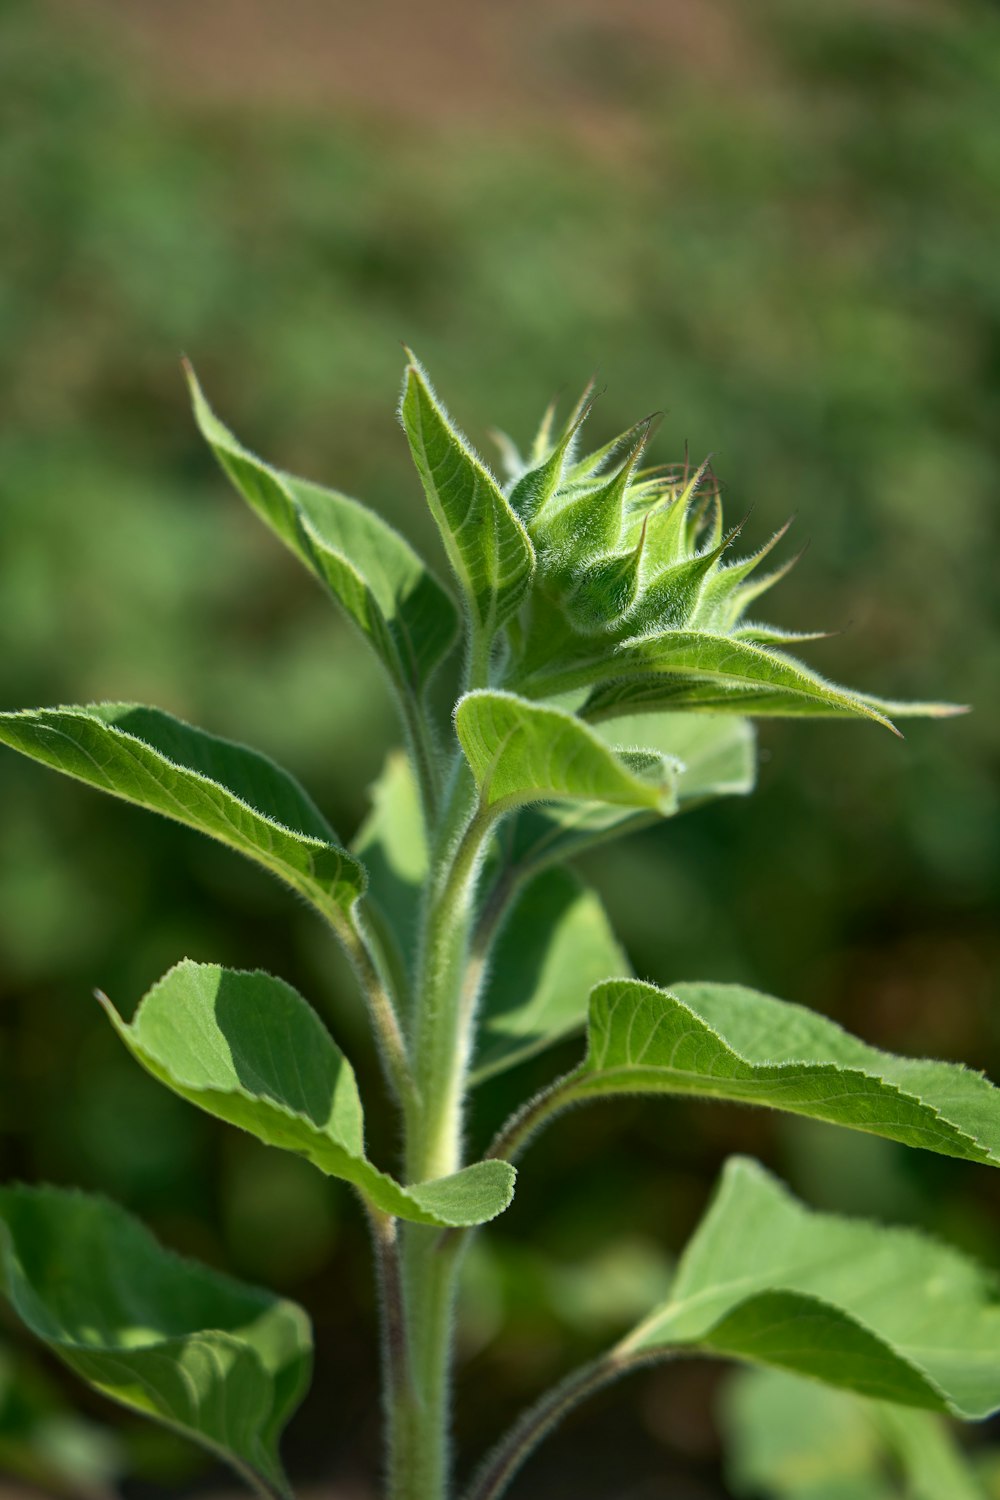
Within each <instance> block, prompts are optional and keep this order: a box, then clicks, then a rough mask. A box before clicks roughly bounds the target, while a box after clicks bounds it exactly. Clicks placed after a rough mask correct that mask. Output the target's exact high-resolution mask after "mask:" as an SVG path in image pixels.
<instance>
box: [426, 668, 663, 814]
mask: <svg viewBox="0 0 1000 1500" xmlns="http://www.w3.org/2000/svg"><path fill="white" fill-rule="evenodd" d="M455 727H456V729H457V731H458V738H459V742H460V743H461V746H462V749H463V751H464V752H465V757H466V759H467V760H468V762H469V765H470V766H471V767H472V773H473V775H474V776H475V778H476V784H477V786H478V787H479V790H480V795H481V797H482V799H483V802H484V804H485V805H486V806H488V807H491V808H495V809H496V810H497V811H501V810H507V809H509V808H512V807H517V806H521V805H524V804H526V803H529V802H546V801H553V800H556V801H575V802H610V803H613V804H616V805H619V806H624V807H631V808H639V807H641V808H648V809H651V810H653V811H656V812H659V813H662V814H664V815H666V814H668V813H671V812H673V811H674V810H675V808H676V805H677V802H676V781H677V767H676V766H675V764H674V762H672V761H670V760H667V759H665V758H664V757H663V756H662V755H660V754H658V753H657V752H640V753H639V754H638V755H633V754H631V753H630V752H626V753H624V754H616V753H615V752H614V751H612V750H611V749H610V748H609V746H608V745H607V743H606V742H605V741H604V740H602V739H601V738H600V736H599V735H598V734H596V733H595V732H594V731H593V730H592V729H590V728H589V727H588V726H587V725H586V724H584V723H582V722H581V721H580V720H579V719H578V718H576V717H575V716H574V715H573V714H568V713H564V712H563V710H562V709H558V708H549V707H543V706H542V705H540V704H537V703H530V702H528V700H527V699H525V698H519V697H517V696H516V694H514V693H502V692H489V691H477V692H473V693H467V694H466V695H465V697H464V698H462V699H461V701H460V702H459V705H458V708H457V709H456V712H455Z"/></svg>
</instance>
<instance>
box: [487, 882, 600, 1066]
mask: <svg viewBox="0 0 1000 1500" xmlns="http://www.w3.org/2000/svg"><path fill="white" fill-rule="evenodd" d="M628 972H629V964H628V960H627V959H626V957H625V954H624V953H623V952H622V949H621V947H620V946H619V944H618V942H617V940H616V939H615V935H614V933H613V932H612V930H611V925H610V923H609V922H608V919H607V916H606V915H605V912H604V908H603V906H602V905H601V903H600V901H599V900H598V898H597V896H595V894H594V893H593V891H590V890H588V889H587V887H586V886H585V885H584V884H583V883H582V881H580V880H578V879H577V877H576V876H575V875H573V874H572V873H571V872H570V871H569V870H560V869H553V870H546V871H544V872H543V873H542V874H540V875H537V876H536V877H535V878H534V879H533V880H530V881H529V882H528V883H527V885H526V886H525V887H524V889H523V891H522V892H521V893H520V895H519V897H518V898H517V900H516V902H515V903H514V905H513V907H512V908H511V912H510V915H509V916H508V918H507V921H506V923H505V924H504V927H503V930H502V932H501V934H500V938H499V940H498V942H497V946H496V951H495V955H494V959H493V964H492V969H491V973H490V977H489V979H488V981H487V985H486V992H485V995H484V997H483V1002H482V1015H481V1020H480V1026H479V1045H478V1051H477V1054H476V1065H475V1068H474V1069H473V1074H472V1082H473V1083H478V1082H480V1081H481V1080H482V1079H483V1078H489V1077H491V1076H492V1075H493V1074H494V1073H499V1072H502V1071H503V1070H504V1069H505V1068H512V1067H513V1066H514V1065H515V1064H516V1063H519V1062H521V1061H522V1060H523V1059H524V1058H526V1057H531V1056H533V1054H534V1053H536V1052H540V1051H542V1050H543V1048H545V1047H548V1046H550V1045H551V1044H552V1043H553V1042H556V1041H558V1040H559V1038H560V1037H563V1036H566V1035H568V1034H569V1033H570V1032H572V1031H576V1030H578V1029H579V1028H581V1027H582V1026H583V1024H584V1021H585V1020H586V1016H587V994H588V992H589V990H590V989H591V987H592V986H593V985H594V984H596V983H597V981H598V980H599V979H606V978H608V977H611V976H614V975H618V974H627V973H628Z"/></svg>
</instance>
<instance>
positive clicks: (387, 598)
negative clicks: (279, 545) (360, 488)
mask: <svg viewBox="0 0 1000 1500" xmlns="http://www.w3.org/2000/svg"><path fill="white" fill-rule="evenodd" d="M189 380H190V384H191V395H192V399H193V403H194V412H195V417H196V418H197V421H198V426H199V427H200V428H201V432H202V435H203V437H204V438H205V440H206V441H207V442H208V444H209V446H210V447H211V448H212V451H213V452H214V454H215V456H216V458H217V459H218V460H219V463H220V464H221V465H222V467H223V469H224V470H225V472H226V473H227V474H228V475H229V477H230V479H231V480H232V482H233V484H234V485H235V486H236V489H237V490H238V491H239V493H240V494H241V495H242V496H243V498H244V499H245V500H246V501H247V503H248V504H249V505H250V506H251V507H252V509H253V510H255V511H256V513H257V514H258V515H259V516H260V517H261V519H262V520H264V521H266V523H267V524H268V525H269V526H270V527H271V529H272V531H274V532H275V533H276V534H277V535H278V536H279V537H280V538H281V540H282V541H283V542H284V543H285V544H286V546H288V547H289V548H290V549H291V550H292V551H293V552H294V553H295V555H296V556H297V557H298V558H300V559H301V561H302V562H304V563H305V565H306V567H307V568H309V569H310V571H311V572H313V573H315V575H316V576H317V578H319V579H320V581H321V582H322V583H324V584H325V585H326V586H327V588H328V589H329V590H330V592H331V594H332V595H333V597H334V598H335V599H336V600H337V601H338V603H340V604H341V605H342V606H343V608H344V610H345V611H346V612H347V614H348V616H349V617H350V618H351V619H352V620H353V621H354V623H355V625H357V626H358V628H359V629H360V630H361V632H362V634H363V635H364V636H365V637H366V639H367V640H368V641H369V642H370V644H371V645H372V646H373V647H374V648H375V651H376V652H377V653H378V656H379V657H380V659H381V661H382V663H383V664H384V666H385V667H386V668H387V669H388V672H389V675H390V677H391V678H392V680H393V682H394V683H395V684H396V686H397V687H399V688H401V689H407V690H409V691H412V692H414V693H419V691H420V690H421V689H422V688H423V686H424V685H425V684H426V682H427V680H428V678H429V677H430V675H431V673H432V672H433V671H434V668H435V667H436V666H437V665H438V663H439V662H440V661H441V659H442V657H444V656H445V655H446V654H447V652H448V651H449V649H450V648H451V646H452V644H453V642H454V640H455V635H456V632H457V628H458V616H457V613H456V610H455V605H454V603H453V602H452V600H451V598H450V597H449V595H448V594H447V593H446V592H445V590H444V589H443V588H442V586H441V584H440V583H438V581H437V579H436V578H435V577H434V576H433V574H432V573H431V572H430V571H429V569H428V568H427V567H426V566H425V564H424V563H423V562H422V561H421V559H420V558H419V557H418V556H417V554H416V552H415V551H414V550H413V548H412V547H411V546H410V544H409V542H407V541H404V539H403V538H402V537H401V536H400V535H399V533H398V532H396V531H393V529H392V527H391V526H389V525H387V523H386V522H385V521H383V520H382V519H381V517H380V516H377V515H375V514H374V512H373V511H370V510H368V508H367V507H366V506H364V505H360V504H359V503H358V502H357V501H356V500H350V499H348V497H347V496H346V495H341V494H339V493H338V492H337V491H335V490H328V489H324V488H323V487H322V486H321V485H318V484H311V483H308V482H307V481H305V480H302V479H296V478H295V477H294V476H293V475H291V474H285V473H282V472H281V471H280V470H278V469H274V468H272V467H271V466H270V464H266V463H264V461H263V460H262V459H259V458H257V457H256V456H255V455H254V454H253V453H250V452H249V451H248V450H247V449H246V448H244V447H243V445H242V444H241V443H240V442H239V441H238V439H237V438H235V437H234V436H233V434H232V433H231V432H230V431H229V429H228V428H227V427H225V426H223V424H222V423H221V422H220V421H219V419H218V417H217V416H216V415H215V413H214V412H213V411H212V409H211V407H210V406H209V404H208V402H207V401H206V400H205V397H204V395H203V394H202V390H201V387H200V386H199V384H198V382H197V380H196V379H195V376H194V373H193V372H191V371H189Z"/></svg>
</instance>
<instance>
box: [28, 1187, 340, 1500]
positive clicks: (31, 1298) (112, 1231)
mask: <svg viewBox="0 0 1000 1500" xmlns="http://www.w3.org/2000/svg"><path fill="white" fill-rule="evenodd" d="M0 1286H2V1288H3V1291H4V1293H5V1294H6V1297H7V1299H8V1301H9V1302H10V1305H11V1307H12V1308H13V1310H14V1312H15V1313H16V1314H17V1315H18V1317H19V1318H20V1319H21V1321H22V1322H23V1323H24V1324H25V1325H26V1326H27V1327H28V1328H29V1329H30V1331H31V1332H32V1333H33V1334H35V1336H36V1337H38V1338H39V1339H41V1340H42V1341H43V1342H44V1343H45V1344H47V1345H48V1347H49V1348H50V1349H52V1351H53V1352H54V1353H55V1354H57V1355H58V1356H59V1358H60V1359H62V1360H63V1361H64V1363H65V1364H67V1365H68V1366H69V1367H70V1369H72V1370H74V1371H75V1372H76V1373H77V1374H78V1375H79V1376H81V1377H82V1379H84V1380H85V1381H87V1382H88V1383H89V1384H90V1385H92V1386H94V1387H95V1389H97V1390H99V1391H101V1392H103V1393H104V1394H105V1395H106V1396H109V1397H111V1398H112V1399H113V1400H116V1401H118V1402H120V1403H121V1404H122V1405H124V1406H128V1407H131V1408H133V1409H134V1410H136V1411H139V1412H142V1413H144V1414H145V1415H147V1416H151V1417H155V1418H157V1419H159V1420H160V1421H162V1422H164V1423H166V1424H167V1425H168V1426H170V1427H173V1428H176V1429H177V1430H178V1431H180V1432H182V1433H184V1434H185V1435H186V1436H188V1437H190V1438H193V1439H194V1440H195V1441H196V1442H199V1443H201V1444H202V1445H203V1446H205V1447H207V1448H209V1449H211V1450H212V1451H213V1452H215V1453H217V1454H218V1455H220V1456H221V1457H223V1458H225V1459H227V1460H229V1461H230V1462H233V1463H234V1464H235V1466H236V1467H237V1468H238V1469H239V1470H240V1472H242V1473H244V1475H245V1476H246V1475H249V1474H252V1475H254V1476H257V1477H258V1478H262V1479H264V1480H265V1481H267V1483H268V1484H270V1485H271V1486H272V1487H274V1488H275V1489H277V1490H279V1491H280V1492H281V1493H283V1494H288V1493H289V1491H288V1486H287V1482H286V1481H285V1479H284V1476H283V1474H282V1471H281V1465H280V1462H279V1460H278V1454H277V1442H278V1438H279V1436H280V1434H281V1431H282V1429H283V1428H284V1426H285V1424H286V1422H287V1421H288V1419H289V1417H290V1416H291V1415H292V1413H293V1412H294V1410H295V1408H296V1407H297V1406H298V1404H299V1402H300V1401H301V1399H302V1396H303V1395H304V1393H305V1389H306V1387H307V1385H308V1382H309V1375H310V1370H311V1362H312V1358H311V1351H312V1338H311V1333H310V1328H309V1322H308V1319H307V1318H306V1315H305V1313H304V1312H302V1310H301V1309H300V1308H298V1307H296V1306H295V1304H294V1303H291V1302H286V1301H282V1300H280V1299H278V1298H276V1297H273V1296H270V1295H269V1294H268V1293H266V1292H262V1291H257V1290H256V1289H254V1288H251V1287H247V1286H243V1285H241V1284H240V1283H239V1282H236V1281H233V1280H231V1279H230V1278H228V1277H225V1276H222V1275H220V1274H218V1273H217V1272H214V1271H209V1270H207V1269H206V1268H204V1267H202V1266H198V1265H196V1264H194V1263H193V1262H190V1261H185V1260H182V1259H181V1258H180V1257H179V1256H177V1255H174V1254H172V1253H171V1252H169V1251H167V1250H164V1249H163V1248H162V1247H161V1246H159V1245H158V1244H157V1243H156V1241H155V1240H154V1239H153V1238H152V1236H151V1235H150V1234H149V1233H148V1232H147V1231H146V1230H145V1229H144V1228H143V1227H142V1226H141V1225H140V1224H139V1223H138V1222H137V1221H136V1220H134V1219H132V1218H131V1217H130V1216H129V1215H128V1214H126V1213H124V1212H123V1210H121V1209H120V1208H117V1207H116V1206H115V1205H113V1204H111V1203H108V1202H106V1201H104V1200H103V1199H99V1198H92V1197H89V1196H85V1195H84V1194H82V1193H74V1192H63V1191H57V1190H55V1189H33V1188H6V1189H0Z"/></svg>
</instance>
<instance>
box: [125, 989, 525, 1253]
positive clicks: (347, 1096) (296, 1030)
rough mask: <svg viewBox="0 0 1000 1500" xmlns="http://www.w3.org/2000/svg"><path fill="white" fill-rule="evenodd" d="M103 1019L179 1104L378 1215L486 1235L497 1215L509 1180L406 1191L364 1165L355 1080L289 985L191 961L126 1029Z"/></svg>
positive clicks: (473, 1178) (475, 1171)
mask: <svg viewBox="0 0 1000 1500" xmlns="http://www.w3.org/2000/svg"><path fill="white" fill-rule="evenodd" d="M103 1003H104V1005H105V1009H106V1010H107V1013H108V1016H109V1018H110V1020H111V1022H112V1024H113V1025H114V1027H115V1030H116V1031H117V1032H118V1035H119V1036H120V1037H121V1039H122V1041H123V1042H124V1043H125V1045H126V1047H127V1048H128V1049H129V1051H130V1052H131V1053H132V1055H133V1057H135V1058H136V1059H137V1060H138V1061H139V1062H140V1063H141V1064H142V1066H143V1067H144V1068H146V1070H147V1071H148V1072H149V1073H151V1074H152V1075H153V1077H154V1078H156V1079H158V1080H159V1081H160V1082H161V1083H163V1084H165V1085H166V1087H167V1088H169V1089H171V1090H172V1091H173V1092H174V1093H175V1094H179V1095H180V1096H181V1098H182V1099H187V1100H188V1101H189V1102H190V1103H192V1104H196V1105H197V1106H198V1107H199V1108H200V1109H203V1110H205V1111H206V1113H208V1114H210V1115H215V1116H216V1117H217V1118H218V1119H220V1120H227V1121H228V1122H229V1123H230V1124H232V1125H237V1126H239V1127H240V1128H241V1129H242V1130H247V1131H249V1132H250V1134H251V1135H254V1136H256V1137H257V1139H258V1140H260V1141H263V1142H264V1144H265V1145H267V1146H277V1147H280V1148H282V1149H283V1150H286V1151H294V1152H296V1153H297V1154H298V1155H299V1156H304V1157H305V1158H306V1160H307V1161H311V1162H312V1163H313V1165H314V1166H316V1167H318V1168H319V1170H320V1171H321V1172H325V1173H326V1174H327V1175H328V1176H330V1177H339V1178H341V1179H342V1180H343V1181H345V1182H350V1183H353V1184H354V1186H355V1187H357V1188H358V1189H359V1190H360V1192H361V1194H362V1196H363V1197H364V1198H365V1199H366V1200H367V1201H368V1202H369V1203H372V1204H374V1205H375V1206H376V1207H377V1208H379V1209H382V1210H383V1211H384V1212H385V1213H387V1214H392V1215H394V1216H395V1217H397V1218H401V1219H408V1220H410V1221H411V1222H413V1223H415V1224H435V1225H438V1226H440V1227H442V1228H452V1227H459V1226H464V1225H470V1224H482V1223H485V1221H486V1220H487V1219H492V1218H494V1217H495V1216H496V1215H497V1214H499V1213H502V1212H503V1210H504V1209H505V1208H506V1207H507V1205H508V1203H509V1202H510V1199H511V1196H512V1192H513V1181H514V1179H513V1174H512V1173H511V1171H510V1169H509V1168H508V1167H506V1164H504V1165H505V1170H504V1171H500V1172H498V1171H497V1170H496V1167H497V1166H498V1165H500V1164H499V1163H496V1162H477V1163H475V1164H474V1165H473V1166H470V1167H465V1168H464V1169H463V1170H462V1171H461V1172H457V1173H455V1174H454V1175H453V1176H451V1177H445V1178H440V1179H438V1180H436V1181H433V1182H423V1183H418V1184H417V1185H416V1186H414V1187H409V1188H404V1187H401V1186H400V1184H399V1183H397V1182H395V1181H394V1180H393V1178H391V1177H388V1176H387V1175H386V1174H385V1173H384V1172H380V1171H379V1169H378V1168H377V1167H376V1166H374V1165H373V1164H372V1163H371V1162H370V1161H369V1160H368V1158H367V1157H366V1156H365V1149H364V1132H363V1120H362V1113H361V1100H360V1098H359V1096H358V1087H357V1084H356V1082H355V1079H354V1071H353V1069H352V1068H351V1065H350V1063H349V1062H348V1061H347V1059H346V1058H345V1057H344V1055H343V1053H341V1052H340V1051H339V1049H338V1048H337V1047H336V1046H335V1045H334V1043H333V1041H332V1039H331V1037H330V1035H329V1032H328V1031H327V1030H326V1028H325V1027H324V1025H323V1024H322V1022H321V1021H320V1020H319V1017H318V1016H317V1015H316V1014H315V1012H314V1011H313V1010H312V1009H311V1007H310V1006H309V1005H307V1004H306V1002H305V1001H304V1000H303V999H302V997H301V995H299V994H298V993H297V992H296V991H295V990H293V989H292V988H291V986H290V985H287V984H285V983H283V982H282V981H281V980H280V979H272V978H271V977H270V976H269V975H267V974H261V973H241V972H238V971H235V970H232V969H223V968H220V967H219V966H218V965H216V964H196V963H192V962H190V961H189V960H185V961H184V962H182V963H179V964H178V965H177V966H176V967H175V968H173V969H171V970H170V972H169V973H168V974H166V975H165V976H164V977H163V979H161V980H160V981H159V983H158V984H156V985H154V987H153V988H152V989H151V990H150V991H149V993H148V994H147V995H146V996H145V998H144V999H143V1001H142V1002H141V1004H140V1005H139V1008H138V1010H137V1011H136V1014H135V1017H134V1018H133V1020H132V1022H131V1024H127V1023H126V1022H124V1021H123V1020H122V1019H121V1017H120V1016H119V1015H118V1014H117V1012H116V1011H115V1010H114V1008H113V1006H112V1005H111V1004H110V1002H109V1001H104V1002H103Z"/></svg>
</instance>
